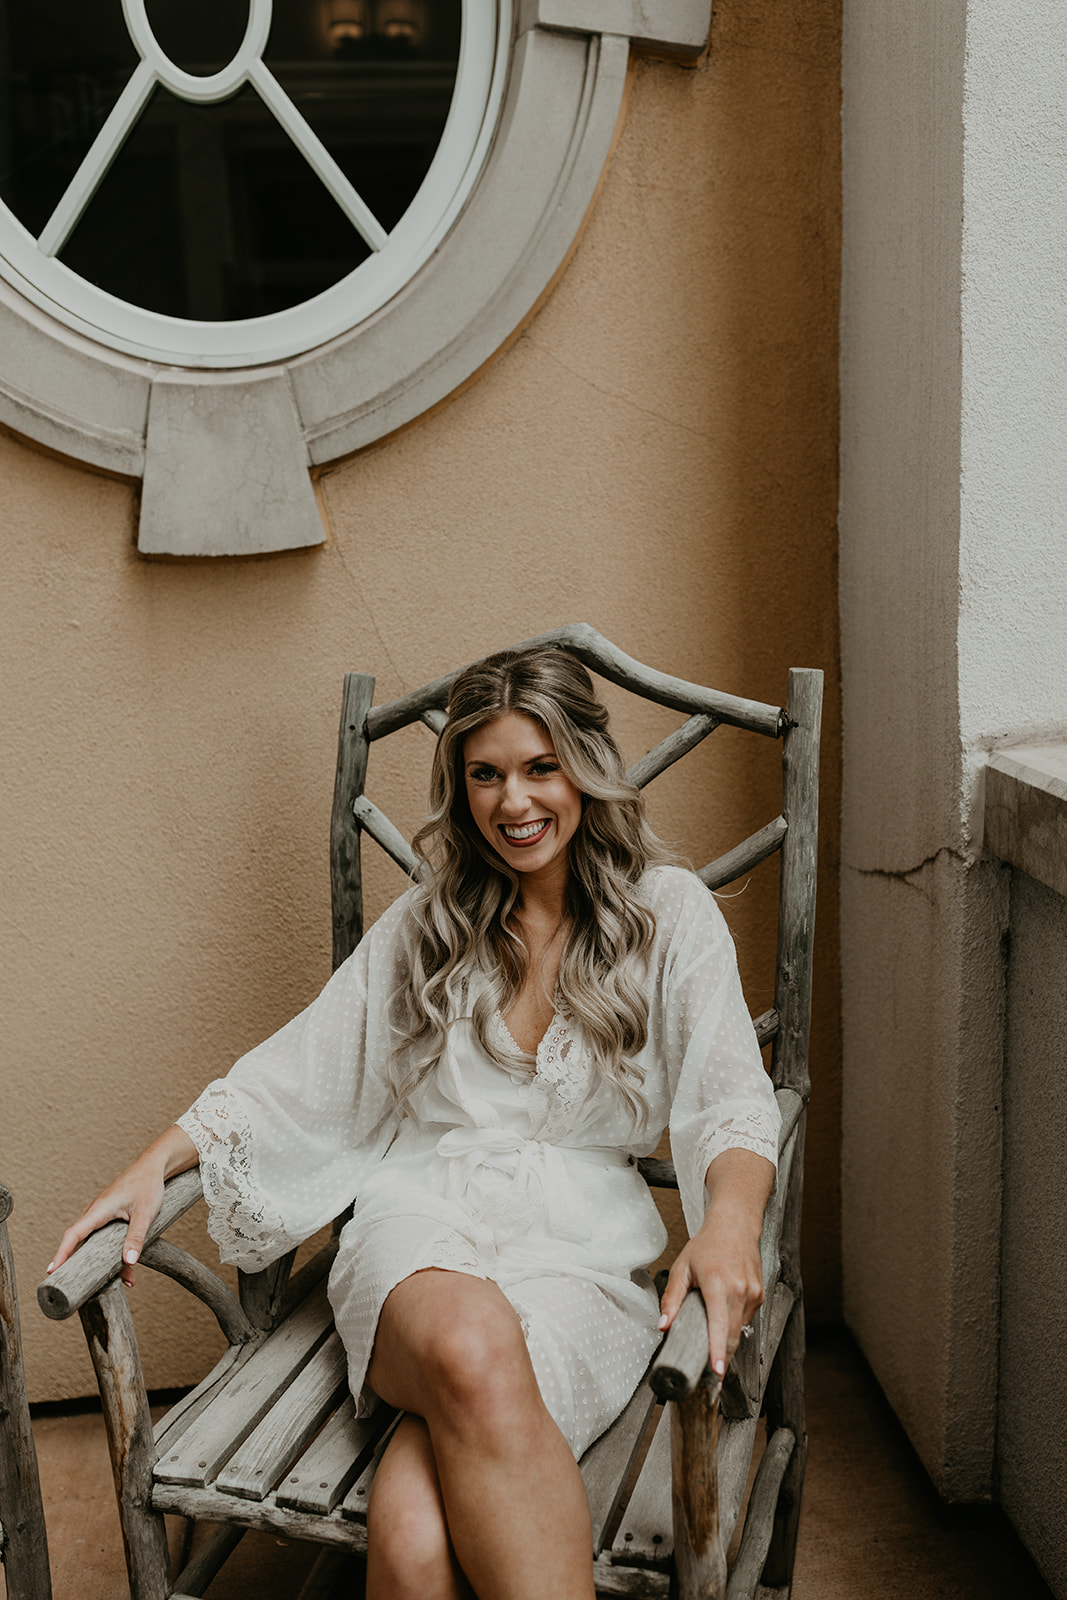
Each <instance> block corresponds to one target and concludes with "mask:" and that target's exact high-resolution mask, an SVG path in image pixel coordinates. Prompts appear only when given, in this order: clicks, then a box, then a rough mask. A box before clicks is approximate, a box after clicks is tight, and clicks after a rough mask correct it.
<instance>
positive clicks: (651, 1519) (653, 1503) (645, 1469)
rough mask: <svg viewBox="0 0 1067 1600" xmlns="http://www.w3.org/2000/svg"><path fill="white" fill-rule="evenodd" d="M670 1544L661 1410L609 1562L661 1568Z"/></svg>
mask: <svg viewBox="0 0 1067 1600" xmlns="http://www.w3.org/2000/svg"><path fill="white" fill-rule="evenodd" d="M673 1544H674V1536H673V1532H672V1515H671V1425H670V1412H669V1410H668V1409H667V1408H666V1407H664V1409H663V1412H662V1414H661V1416H660V1419H659V1425H658V1427H657V1428H656V1432H655V1436H654V1437H653V1440H652V1443H651V1445H650V1446H649V1450H648V1455H647V1456H646V1457H645V1460H644V1465H643V1466H642V1468H641V1471H640V1474H639V1475H638V1479H637V1483H636V1484H635V1485H634V1492H633V1494H632V1495H631V1496H630V1503H629V1505H628V1506H627V1507H626V1510H625V1512H624V1513H623V1518H622V1521H621V1522H620V1524H619V1531H618V1533H617V1534H616V1535H615V1538H614V1540H613V1542H612V1546H611V1553H612V1559H613V1560H614V1561H617V1562H618V1561H636V1562H638V1563H643V1564H644V1565H646V1566H647V1565H650V1564H652V1563H655V1564H656V1565H660V1566H663V1565H665V1564H666V1562H667V1560H668V1558H669V1556H670V1553H671V1549H672V1547H673Z"/></svg>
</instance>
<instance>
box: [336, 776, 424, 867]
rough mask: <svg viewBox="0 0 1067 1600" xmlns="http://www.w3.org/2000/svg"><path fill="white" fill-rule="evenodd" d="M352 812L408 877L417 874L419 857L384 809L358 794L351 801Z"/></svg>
mask: <svg viewBox="0 0 1067 1600" xmlns="http://www.w3.org/2000/svg"><path fill="white" fill-rule="evenodd" d="M352 814H353V815H354V817H355V819H356V821H357V822H358V823H359V825H360V827H361V828H366V830H367V832H368V833H369V834H370V836H371V838H372V839H376V840H377V842H378V843H379V844H380V845H381V847H382V849H383V850H384V851H385V853H386V855H387V856H391V857H392V858H393V860H394V861H395V862H396V864H397V866H398V867H401V868H402V869H403V870H404V871H405V872H406V873H407V875H408V877H409V878H417V877H418V875H419V858H418V856H417V855H416V854H415V852H414V850H413V849H412V848H411V846H410V845H409V844H408V842H407V840H406V839H405V838H404V835H403V834H402V833H401V832H400V829H399V828H396V827H394V826H393V824H392V823H391V822H390V821H389V818H388V817H387V816H386V815H385V812H384V811H379V810H378V807H377V806H376V805H373V804H372V803H371V801H370V800H368V799H367V797H366V795H360V797H359V799H358V800H353V802H352Z"/></svg>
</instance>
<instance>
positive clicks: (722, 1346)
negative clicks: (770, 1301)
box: [659, 1149, 774, 1378]
mask: <svg viewBox="0 0 1067 1600" xmlns="http://www.w3.org/2000/svg"><path fill="white" fill-rule="evenodd" d="M773 1184H774V1167H773V1165H772V1163H771V1162H770V1161H768V1160H767V1159H766V1158H765V1157H764V1156H758V1155H756V1154H755V1153H754V1152H753V1151H751V1150H741V1149H731V1150H724V1151H723V1152H722V1153H721V1155H718V1156H716V1157H715V1160H714V1161H713V1162H712V1163H711V1165H710V1167H709V1168H708V1172H707V1177H706V1179H705V1185H706V1187H707V1191H708V1196H709V1200H708V1208H707V1211H706V1213H705V1216H704V1222H703V1224H702V1226H701V1227H700V1229H699V1231H698V1232H697V1233H696V1234H695V1235H694V1236H693V1238H692V1239H690V1241H689V1243H688V1244H687V1245H686V1246H685V1248H684V1249H683V1250H682V1251H681V1252H680V1254H679V1256H678V1258H677V1260H676V1261H675V1263H674V1265H673V1266H672V1268H671V1271H670V1276H669V1278H668V1280H667V1288H666V1290H665V1291H664V1295H663V1302H662V1305H661V1308H660V1309H661V1311H662V1313H663V1315H662V1316H661V1317H660V1324H659V1325H660V1327H661V1328H669V1327H670V1325H671V1323H672V1322H673V1321H674V1318H675V1316H676V1315H677V1313H678V1309H679V1307H680V1306H681V1304H682V1301H683V1300H684V1299H685V1297H686V1294H687V1293H688V1291H689V1290H690V1289H693V1288H697V1289H699V1290H700V1292H701V1294H702V1295H703V1297H704V1305H705V1309H706V1311H707V1315H708V1350H709V1354H710V1358H711V1365H712V1367H713V1368H714V1370H715V1372H716V1373H717V1374H718V1375H719V1377H720V1378H721V1377H722V1376H723V1375H724V1373H725V1372H726V1364H727V1362H728V1361H729V1360H730V1358H731V1357H732V1355H733V1353H734V1351H735V1350H736V1349H737V1346H738V1344H739V1343H740V1340H741V1329H742V1328H743V1327H744V1326H745V1325H746V1324H747V1323H748V1322H750V1321H751V1319H752V1317H753V1315H754V1314H755V1312H756V1311H757V1310H758V1308H759V1307H760V1306H761V1305H762V1304H763V1270H762V1267H761V1265H760V1252H759V1240H760V1230H761V1228H762V1226H763V1212H764V1208H765V1207H766V1204H767V1199H768V1197H769V1195H770V1192H771V1188H772V1186H773Z"/></svg>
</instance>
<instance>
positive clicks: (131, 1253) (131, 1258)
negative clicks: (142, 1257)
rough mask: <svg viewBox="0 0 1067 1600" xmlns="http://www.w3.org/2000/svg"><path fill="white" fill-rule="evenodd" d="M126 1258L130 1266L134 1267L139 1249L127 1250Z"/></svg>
mask: <svg viewBox="0 0 1067 1600" xmlns="http://www.w3.org/2000/svg"><path fill="white" fill-rule="evenodd" d="M126 1260H127V1261H128V1262H129V1264H130V1266H131V1267H132V1266H133V1264H134V1262H135V1261H136V1260H137V1251H136V1250H127V1252H126Z"/></svg>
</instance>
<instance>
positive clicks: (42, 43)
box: [0, 0, 508, 367]
mask: <svg viewBox="0 0 1067 1600" xmlns="http://www.w3.org/2000/svg"><path fill="white" fill-rule="evenodd" d="M0 9H2V0H0ZM8 9H10V8H8ZM88 9H89V8H86V7H85V6H84V5H78V4H77V3H76V0H56V3H55V4H53V5H51V6H50V7H49V8H48V15H49V19H50V28H49V30H48V33H49V34H51V33H52V32H53V30H54V34H55V37H56V38H57V39H58V38H59V37H60V36H62V43H61V44H59V43H56V44H55V46H54V48H52V49H51V54H50V55H47V56H45V57H44V59H45V61H46V66H47V68H48V72H47V73H46V74H45V78H46V82H45V83H44V85H43V86H42V85H41V84H40V83H39V84H38V88H37V93H36V97H34V95H33V94H32V93H29V92H27V94H25V95H24V96H23V99H22V102H21V105H20V111H21V116H22V123H23V125H20V126H18V127H15V128H12V127H11V125H10V124H9V127H8V137H7V138H6V140H4V142H3V143H0V199H2V200H3V201H4V202H6V204H4V205H0V271H3V272H4V275H5V276H7V277H8V279H9V281H12V282H13V283H14V284H15V286H16V287H18V288H19V289H21V290H22V292H23V293H25V294H27V295H28V296H29V298H31V299H33V300H34V301H35V302H36V303H37V304H38V305H41V306H43V307H44V308H45V309H47V310H49V311H51V312H52V313H53V314H54V315H56V316H58V317H60V318H61V320H63V321H65V322H66V323H67V324H68V325H70V326H73V327H76V328H78V329H80V330H81V331H84V332H88V333H90V334H91V335H92V336H94V337H96V338H104V339H105V340H106V342H108V343H110V344H112V345H115V346H117V347H118V348H119V349H123V350H127V351H130V352H131V353H136V354H140V355H148V356H151V357H155V358H156V359H163V360H165V361H166V360H169V361H175V362H180V363H181V364H183V365H195V366H220V367H221V366H230V365H249V364H255V363H257V362H264V361H274V360H277V359H280V358H283V357H284V356H286V355H290V354H293V353H295V352H296V351H299V350H302V349H308V348H310V347H312V346H314V345H316V344H319V343H322V342H323V341H324V340H326V339H328V338H330V337H331V336H332V335H334V334H336V333H340V332H343V331H345V330H347V329H348V328H350V327H352V326H354V325H355V324H356V323H357V322H359V321H360V320H362V319H363V318H364V317H366V316H368V315H369V314H370V313H371V312H372V311H374V310H376V309H377V308H378V307H379V306H381V305H382V304H384V303H385V301H386V300H388V299H390V298H391V297H392V296H393V295H394V294H395V293H396V292H397V290H398V289H399V288H401V287H402V285H403V283H404V282H406V281H407V279H408V278H410V277H411V276H412V275H413V273H414V272H415V271H416V270H417V269H418V267H419V265H420V264H421V263H422V261H424V260H425V259H426V258H427V257H428V255H429V254H430V253H431V252H432V250H433V249H434V248H435V247H436V245H437V244H438V243H439V242H440V240H441V238H443V236H444V234H445V233H446V232H447V231H448V228H449V226H450V225H451V222H452V221H453V220H454V218H455V216H456V215H457V213H458V211H459V209H460V207H461V206H462V204H463V201H464V200H465V198H466V195H467V194H468V193H469V191H470V189H471V187H472V186H473V183H474V181H475V179H476V177H477V175H478V171H479V169H480V166H481V163H482V160H483V159H484V155H485V152H486V150H487V147H488V143H489V139H490V137H491V134H492V129H493V125H494V121H495V115H496V110H497V106H498V103H499V98H500V94H501V90H502V85H503V69H504V65H505V61H506V43H507V35H508V28H507V18H506V16H505V17H501V16H499V15H498V12H499V11H500V10H501V9H503V8H502V7H500V6H498V4H497V3H496V0H277V3H276V4H275V5H274V6H271V4H270V0H240V3H238V0H213V3H211V4H208V3H205V0H200V3H198V4H193V3H190V0H154V4H153V5H152V11H151V16H149V14H148V12H147V10H146V9H145V4H144V0H122V5H121V11H122V13H123V14H120V6H119V0H108V3H107V4H101V5H98V6H97V7H96V8H94V9H95V10H96V11H97V12H98V13H99V15H98V17H97V19H96V21H97V27H96V29H95V31H94V30H93V29H92V28H91V27H88V26H87V25H86V19H85V15H84V13H85V12H86V10H88ZM17 10H18V13H19V20H18V26H12V22H13V17H12V15H10V14H9V16H8V18H7V32H8V38H9V41H10V44H11V46H12V48H11V50H10V51H9V71H10V72H11V74H12V79H13V87H16V88H21V87H22V85H23V83H24V82H26V81H27V74H28V66H27V63H29V64H30V65H32V64H33V63H34V62H35V61H36V62H38V63H39V62H40V61H41V59H42V56H43V54H44V51H45V50H47V49H48V48H49V38H48V36H47V34H45V33H44V31H43V18H42V16H41V14H40V13H38V15H37V16H36V17H33V16H32V13H37V12H38V8H36V7H33V8H22V7H18V8H17ZM215 10H217V11H218V25H217V26H215V25H214V23H213V22H212V20H211V13H212V12H213V11H215ZM26 13H30V14H31V15H29V16H27V15H26ZM461 14H462V26H461V25H460V24H461ZM65 21H69V22H70V24H71V27H70V30H69V34H68V33H65V32H64V31H63V26H62V25H63V23H64V22H65ZM242 24H243V25H244V27H243V38H242V37H241V31H242V28H241V25H242ZM35 30H37V37H36V38H35V37H34V31H35ZM235 38H236V40H237V48H236V50H235V49H234V39H235ZM135 45H136V48H135ZM227 51H229V52H230V54H229V55H226V52H227ZM169 52H173V54H170V53H169ZM220 58H221V65H220ZM20 73H21V75H22V76H21V78H20V76H19V74H20ZM39 76H40V74H39ZM161 80H162V81H161ZM453 86H454V87H453ZM123 96H125V98H126V102H127V116H126V118H125V124H126V125H125V126H124V125H123V119H122V115H121V112H122V108H121V104H119V103H120V102H121V101H122V99H123ZM7 99H8V103H9V105H11V106H15V101H16V96H8V97H7ZM117 104H119V110H118V111H116V110H115V107H116V105H117ZM27 107H29V111H30V113H33V112H36V113H38V121H39V122H40V123H41V124H43V136H42V129H41V128H40V127H39V128H38V129H37V130H36V142H35V140H34V129H33V127H32V122H33V115H32V114H30V115H27ZM42 108H43V109H42ZM109 116H110V119H111V123H112V135H113V137H112V141H111V142H112V144H113V145H114V146H115V153H114V155H113V165H112V166H111V168H110V170H107V160H106V157H107V156H108V155H109V154H110V153H111V152H110V151H109V150H107V149H105V148H103V144H104V142H105V140H106V134H101V133H100V132H99V130H100V129H101V128H102V127H104V128H105V129H106V124H107V121H108V118H109ZM27 123H28V124H30V125H31V126H30V127H29V132H27V129H26V126H25V124H27ZM94 136H95V137H96V138H97V147H96V149H95V151H94V148H93V140H94ZM435 147H436V148H435ZM168 152H169V158H168ZM4 157H6V160H5V159H4ZM79 171H80V177H79V176H78V174H79ZM72 179H73V182H72ZM97 180H99V181H97ZM79 183H81V186H82V191H83V192H80V193H79V192H78V190H79ZM64 194H65V196H66V200H65V201H64V198H63V197H64ZM136 195H139V196H140V201H141V203H140V204H139V205H138V206H137V207H136V208H134V207H133V205H132V197H133V196H136ZM64 204H65V205H66V211H67V214H66V216H64V214H63V213H64ZM46 212H47V213H48V214H47V216H46V215H45V213H46ZM73 213H78V216H77V220H76V222H75V225H74V226H73V227H72V228H69V226H68V225H69V224H70V222H71V218H72V214H73ZM67 232H69V237H65V234H66V233H67ZM131 234H132V242H127V243H126V245H125V248H124V247H123V240H124V237H125V239H126V241H130V240H131ZM42 245H43V246H44V248H42ZM53 251H54V252H55V253H52V252H53ZM94 280H95V281H94ZM146 284H150V285H151V287H150V288H149V289H146V288H145V285H146Z"/></svg>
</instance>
